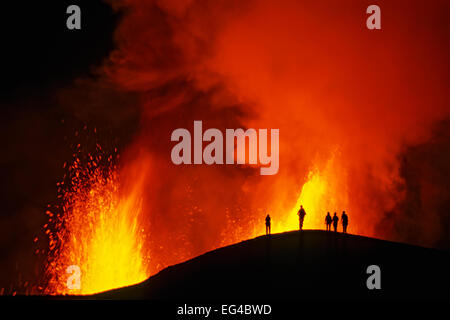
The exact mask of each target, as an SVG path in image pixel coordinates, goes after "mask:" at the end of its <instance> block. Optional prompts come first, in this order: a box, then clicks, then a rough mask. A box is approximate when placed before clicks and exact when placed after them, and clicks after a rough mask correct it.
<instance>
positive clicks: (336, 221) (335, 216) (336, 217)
mask: <svg viewBox="0 0 450 320" xmlns="http://www.w3.org/2000/svg"><path fill="white" fill-rule="evenodd" d="M338 222H339V218H338V216H337V215H336V212H335V213H334V216H333V228H334V232H337V227H338Z"/></svg>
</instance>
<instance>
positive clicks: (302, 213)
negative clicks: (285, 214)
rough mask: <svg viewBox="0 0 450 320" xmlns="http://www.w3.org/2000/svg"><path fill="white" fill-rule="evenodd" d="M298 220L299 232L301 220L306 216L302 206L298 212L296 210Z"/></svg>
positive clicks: (301, 225)
mask: <svg viewBox="0 0 450 320" xmlns="http://www.w3.org/2000/svg"><path fill="white" fill-rule="evenodd" d="M297 215H298V218H299V220H300V221H299V222H300V230H302V229H303V220H304V219H305V216H306V212H305V209H303V206H300V210H298V213H297Z"/></svg>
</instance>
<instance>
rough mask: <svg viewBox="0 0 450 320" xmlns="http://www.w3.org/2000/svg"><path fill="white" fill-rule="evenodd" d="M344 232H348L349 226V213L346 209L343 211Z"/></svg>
mask: <svg viewBox="0 0 450 320" xmlns="http://www.w3.org/2000/svg"><path fill="white" fill-rule="evenodd" d="M341 220H342V232H344V233H347V226H348V215H347V214H346V213H345V211H342V217H341Z"/></svg>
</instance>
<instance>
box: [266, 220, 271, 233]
mask: <svg viewBox="0 0 450 320" xmlns="http://www.w3.org/2000/svg"><path fill="white" fill-rule="evenodd" d="M268 234H270V216H269V215H267V216H266V235H268Z"/></svg>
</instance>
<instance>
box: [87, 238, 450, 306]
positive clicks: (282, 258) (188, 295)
mask: <svg viewBox="0 0 450 320" xmlns="http://www.w3.org/2000/svg"><path fill="white" fill-rule="evenodd" d="M370 265H378V266H379V267H380V269H381V290H369V289H367V286H366V281H367V278H368V277H369V276H370V275H369V274H367V273H366V270H367V267H368V266H370ZM449 270H450V252H448V251H438V250H434V249H428V248H423V247H417V246H412V245H407V244H401V243H395V242H389V241H384V240H378V239H373V238H367V237H362V236H356V235H349V234H342V233H334V232H333V233H331V232H326V231H317V230H307V231H302V232H299V231H294V232H286V233H282V234H273V235H271V236H261V237H258V238H255V239H251V240H247V241H243V242H240V243H237V244H234V245H231V246H228V247H224V248H220V249H217V250H214V251H211V252H208V253H205V254H203V255H201V256H198V257H196V258H194V259H192V260H189V261H186V262H184V263H180V264H177V265H174V266H171V267H168V268H166V269H164V270H162V271H161V272H159V273H158V274H156V275H154V276H152V277H151V278H149V279H148V280H146V281H144V282H142V283H140V284H137V285H133V286H130V287H125V288H121V289H115V290H111V291H107V292H104V293H100V294H97V295H93V296H90V297H88V298H93V299H158V300H172V299H175V300H180V299H182V300H183V301H186V300H196V299H201V300H219V299H221V300H224V299H226V300H230V299H252V300H253V299H264V300H265V301H267V299H275V300H281V299H292V300H297V299H346V298H356V299H408V298H427V299H428V298H440V299H449V298H450V294H449V289H450V285H449V284H450V281H449V279H450V274H449Z"/></svg>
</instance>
